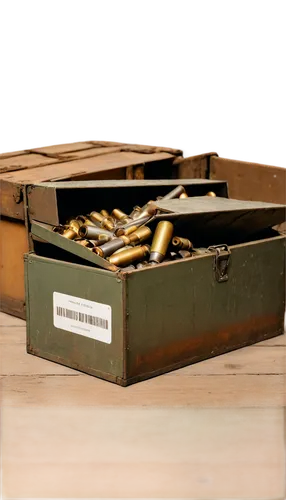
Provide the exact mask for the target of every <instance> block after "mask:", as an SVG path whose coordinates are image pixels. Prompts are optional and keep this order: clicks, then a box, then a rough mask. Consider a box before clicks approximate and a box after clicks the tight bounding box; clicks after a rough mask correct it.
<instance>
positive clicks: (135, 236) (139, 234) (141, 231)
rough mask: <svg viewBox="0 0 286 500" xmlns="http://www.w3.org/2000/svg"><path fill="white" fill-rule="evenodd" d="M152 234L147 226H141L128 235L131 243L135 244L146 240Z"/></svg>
mask: <svg viewBox="0 0 286 500" xmlns="http://www.w3.org/2000/svg"><path fill="white" fill-rule="evenodd" d="M151 236H152V231H151V229H150V228H149V227H147V226H141V227H139V228H138V229H136V231H133V232H132V233H131V234H130V235H129V240H130V243H131V245H137V244H138V243H142V242H143V241H146V240H148V239H149V238H150V237H151Z"/></svg>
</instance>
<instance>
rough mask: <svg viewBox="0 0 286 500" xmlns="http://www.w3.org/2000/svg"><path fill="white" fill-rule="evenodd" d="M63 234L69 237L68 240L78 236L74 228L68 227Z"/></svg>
mask: <svg viewBox="0 0 286 500" xmlns="http://www.w3.org/2000/svg"><path fill="white" fill-rule="evenodd" d="M62 236H63V237H64V238H67V239H68V240H74V239H75V238H77V237H78V234H77V233H76V232H75V231H74V230H73V229H71V228H70V227H68V228H67V229H65V230H64V232H63V233H62Z"/></svg>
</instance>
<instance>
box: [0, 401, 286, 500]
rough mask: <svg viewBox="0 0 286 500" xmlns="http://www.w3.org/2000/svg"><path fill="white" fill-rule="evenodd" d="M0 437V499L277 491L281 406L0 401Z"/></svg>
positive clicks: (277, 494)
mask: <svg viewBox="0 0 286 500" xmlns="http://www.w3.org/2000/svg"><path fill="white" fill-rule="evenodd" d="M2 435H3V443H2V473H3V493H4V495H5V498H7V497H8V498H20V497H21V498H22V497H28V498H40V497H50V498H51V497H61V498H63V497H64V498H67V497H72V498H83V497H85V498H86V497H93V498H98V497H99V498H101V497H116V498H118V497H119V498H126V497H127V498H138V497H140V498H141V497H148V498H150V497H159V498H162V497H163V498H178V497H180V498H182V497H183V498H204V499H205V498H212V499H214V498H240V499H243V498H282V494H283V488H284V484H283V483H284V469H283V459H284V449H283V439H282V436H283V411H282V410H281V409H280V410H279V409H268V410H251V409H245V410H240V411H237V410H236V409H233V410H229V409H225V410H222V409H219V410H202V409H196V410H190V409H186V408H180V409H176V408H172V407H168V408H163V409H162V408H150V409H148V410H146V409H127V408H125V407H124V406H123V407H121V408H117V409H114V408H112V409H106V408H102V409H95V408H92V407H85V408H77V407H76V406H73V407H71V408H63V407H61V408H59V407H54V408H35V409H32V408H31V407H26V408H4V409H3V411H2ZM51 478H52V480H51Z"/></svg>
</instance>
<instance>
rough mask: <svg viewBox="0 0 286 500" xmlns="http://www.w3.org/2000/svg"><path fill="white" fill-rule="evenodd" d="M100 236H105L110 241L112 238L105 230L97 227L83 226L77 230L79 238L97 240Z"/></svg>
mask: <svg viewBox="0 0 286 500" xmlns="http://www.w3.org/2000/svg"><path fill="white" fill-rule="evenodd" d="M102 235H105V236H106V237H108V238H109V239H110V240H111V238H112V237H113V234H112V233H111V232H110V231H107V230H106V229H103V228H101V227H98V226H89V225H85V224H83V225H82V226H81V227H80V229H79V236H81V237H82V238H88V239H90V240H97V239H100V238H101V237H102Z"/></svg>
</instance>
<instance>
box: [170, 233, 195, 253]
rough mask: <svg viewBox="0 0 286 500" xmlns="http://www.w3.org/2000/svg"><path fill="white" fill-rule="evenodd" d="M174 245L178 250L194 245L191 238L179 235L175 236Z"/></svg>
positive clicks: (187, 248)
mask: <svg viewBox="0 0 286 500" xmlns="http://www.w3.org/2000/svg"><path fill="white" fill-rule="evenodd" d="M172 245H173V247H174V248H175V249H176V250H190V249H191V248H192V247H193V244H192V242H191V241H190V240H188V239H187V238H180V237H179V236H174V238H173V239H172Z"/></svg>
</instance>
